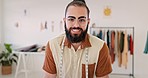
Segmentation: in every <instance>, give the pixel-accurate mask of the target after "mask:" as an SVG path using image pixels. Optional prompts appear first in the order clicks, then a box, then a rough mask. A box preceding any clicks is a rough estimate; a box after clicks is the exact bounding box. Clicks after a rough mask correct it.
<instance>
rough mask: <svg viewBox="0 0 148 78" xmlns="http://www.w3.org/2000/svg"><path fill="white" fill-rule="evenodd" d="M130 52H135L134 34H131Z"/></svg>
mask: <svg viewBox="0 0 148 78" xmlns="http://www.w3.org/2000/svg"><path fill="white" fill-rule="evenodd" d="M129 47H130V54H131V55H133V54H134V53H133V52H134V43H133V38H132V36H131V35H130V46H129Z"/></svg>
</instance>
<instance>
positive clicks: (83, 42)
mask: <svg viewBox="0 0 148 78" xmlns="http://www.w3.org/2000/svg"><path fill="white" fill-rule="evenodd" d="M71 45H72V44H71V42H70V41H69V40H68V39H67V38H65V41H64V46H68V48H71ZM80 47H81V49H84V48H86V47H91V44H90V41H89V35H88V34H86V36H85V39H84V41H82V44H81V46H80Z"/></svg>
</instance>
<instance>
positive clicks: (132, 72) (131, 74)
mask: <svg viewBox="0 0 148 78" xmlns="http://www.w3.org/2000/svg"><path fill="white" fill-rule="evenodd" d="M93 29H99V30H101V29H108V30H110V29H115V30H117V29H123V30H124V29H131V30H132V35H133V44H134V32H135V30H134V27H90V34H93V31H94V30H93ZM133 48H134V47H133ZM133 52H134V51H133ZM131 63H132V68H131V72H130V73H129V74H124V73H111V75H123V76H130V78H131V77H132V78H135V76H134V53H133V55H132V57H131Z"/></svg>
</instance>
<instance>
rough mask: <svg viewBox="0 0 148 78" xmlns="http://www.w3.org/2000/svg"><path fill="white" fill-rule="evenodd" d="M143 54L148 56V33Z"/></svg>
mask: <svg viewBox="0 0 148 78" xmlns="http://www.w3.org/2000/svg"><path fill="white" fill-rule="evenodd" d="M144 53H145V54H148V32H147V41H146V44H145V50H144Z"/></svg>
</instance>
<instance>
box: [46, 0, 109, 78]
mask: <svg viewBox="0 0 148 78" xmlns="http://www.w3.org/2000/svg"><path fill="white" fill-rule="evenodd" d="M63 20H64V23H65V34H62V35H60V36H59V37H57V38H54V39H52V40H50V41H49V42H48V44H47V46H46V55H45V62H44V65H43V69H44V70H45V72H46V74H45V78H109V76H108V74H109V73H111V71H112V68H111V60H110V55H109V50H108V47H107V44H106V43H105V42H104V41H102V40H101V39H99V38H96V37H94V36H92V35H89V34H87V30H88V25H89V22H90V18H89V9H88V7H87V5H86V4H85V1H84V0H74V1H72V2H71V3H69V4H68V6H67V7H66V10H65V18H64V19H63Z"/></svg>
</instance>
